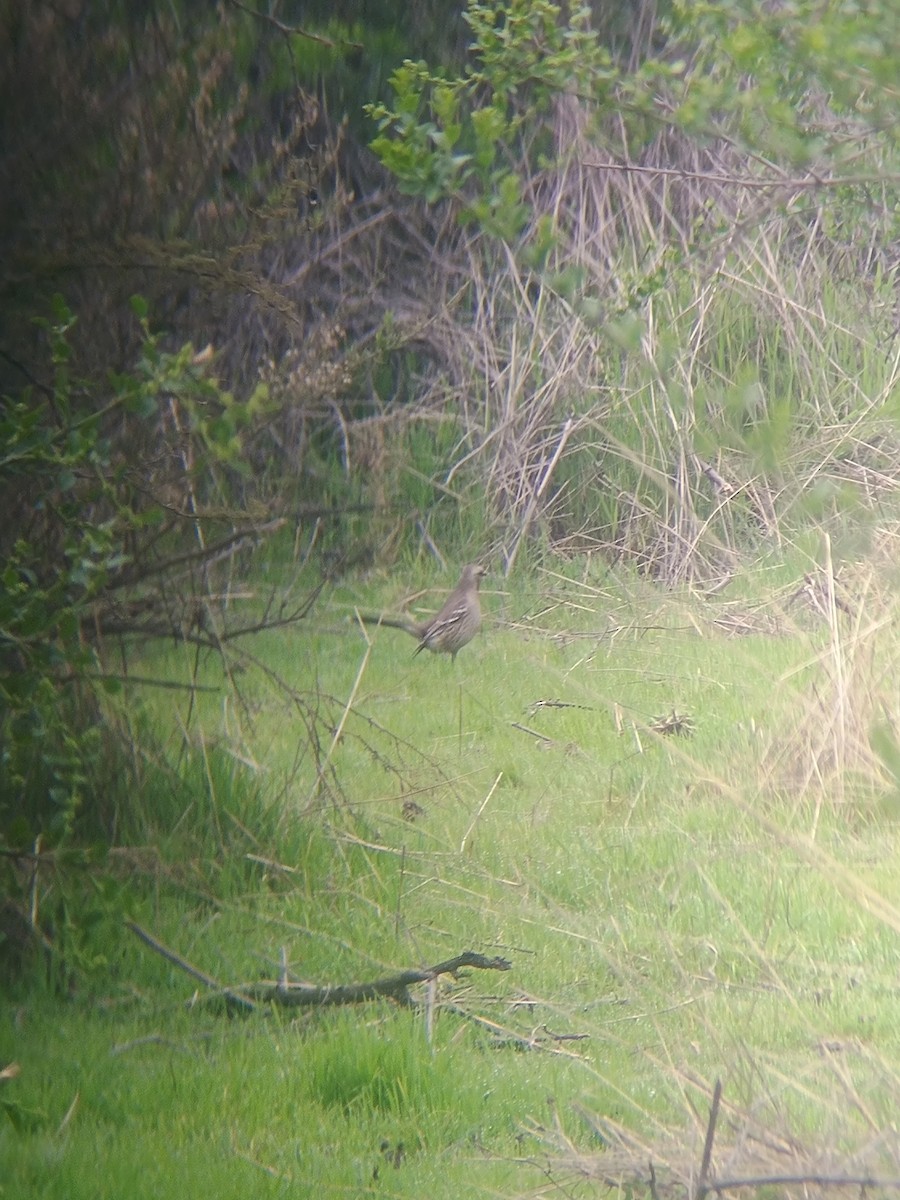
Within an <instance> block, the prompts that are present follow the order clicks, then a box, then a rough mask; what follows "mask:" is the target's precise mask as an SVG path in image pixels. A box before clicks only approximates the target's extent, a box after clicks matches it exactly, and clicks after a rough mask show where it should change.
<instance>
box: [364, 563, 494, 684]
mask: <svg viewBox="0 0 900 1200" xmlns="http://www.w3.org/2000/svg"><path fill="white" fill-rule="evenodd" d="M485 575H487V571H486V570H485V569H484V567H482V566H479V564H478V563H469V565H468V566H466V567H464V568H463V573H462V575H461V576H460V579H459V583H458V584H457V585H456V587H455V588H454V589H453V591H452V592H451V593H450V595H449V596H448V597H447V599H446V600H445V601H444V604H443V607H442V608H441V610H440V612H438V613H437V614H436V615H435V616H433V617H432V618H431V619H430V620H428V621H421V622H419V621H412V620H410V619H408V618H404V617H373V616H367V615H366V614H363V613H361V614H360V617H361V619H362V620H363V621H365V623H366V624H367V625H387V626H389V627H390V628H392V629H402V630H403V631H404V632H405V633H409V634H411V635H412V636H413V637H414V638H415V639H416V640H417V641H418V643H419V644H418V646H416V648H415V650H414V651H413V654H414V655H415V654H418V653H419V651H420V650H430V651H431V652H432V654H449V655H450V657H451V658H452V659H453V660H454V661H455V660H456V655H457V654H458V652H459V651H460V650H462V648H463V646H466V645H468V643H469V642H471V640H472V638H473V637H474V636H475V634H476V633H477V632H478V630H479V629H480V628H481V605H480V603H479V601H478V588H479V585H480V584H481V581H482V579H483V578H484V576H485Z"/></svg>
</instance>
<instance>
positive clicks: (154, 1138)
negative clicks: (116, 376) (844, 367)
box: [0, 545, 900, 1200]
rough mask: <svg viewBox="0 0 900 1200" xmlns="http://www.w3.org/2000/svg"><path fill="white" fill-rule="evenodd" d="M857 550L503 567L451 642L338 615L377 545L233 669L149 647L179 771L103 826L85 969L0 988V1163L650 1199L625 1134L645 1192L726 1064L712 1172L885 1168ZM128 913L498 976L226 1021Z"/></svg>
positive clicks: (879, 748) (876, 612) (52, 1188)
mask: <svg viewBox="0 0 900 1200" xmlns="http://www.w3.org/2000/svg"><path fill="white" fill-rule="evenodd" d="M882 554H883V558H882V559H879V558H878V557H877V556H875V557H873V558H872V559H870V560H869V561H867V562H866V563H861V564H857V567H856V569H855V572H854V571H851V572H850V575H849V583H848V585H847V586H846V589H845V592H844V593H842V595H845V596H846V597H847V599H846V600H842V601H841V603H842V604H844V605H845V607H840V606H836V605H835V604H834V603H831V602H830V601H829V593H828V590H827V587H826V588H825V589H824V590H821V591H819V592H816V590H815V588H813V591H812V592H810V591H809V590H808V589H807V590H806V591H804V590H803V588H802V586H801V585H802V583H803V578H802V577H803V567H802V565H801V566H800V567H796V568H794V567H785V566H784V565H781V566H779V567H777V568H772V569H771V570H768V571H766V570H762V569H761V570H760V571H759V572H758V573H757V574H756V575H755V576H754V577H753V578H752V579H748V580H744V581H741V580H736V581H734V583H733V584H732V586H731V587H730V588H729V589H727V590H726V591H725V592H724V593H723V594H721V595H719V596H715V597H711V598H705V599H704V598H700V597H698V596H696V595H687V594H685V595H683V596H679V595H675V594H673V593H671V592H668V593H662V592H660V591H658V590H656V589H655V588H653V587H652V586H649V585H647V584H641V583H639V582H637V581H635V580H632V579H627V578H623V577H621V576H618V575H616V574H615V573H609V572H608V571H606V570H600V569H599V568H598V569H597V570H596V571H594V572H593V573H591V572H588V573H587V575H586V576H584V577H581V578H579V579H574V578H564V577H562V576H561V575H554V574H552V573H546V574H543V575H541V576H539V577H537V578H536V579H534V580H532V581H530V582H516V583H512V584H510V585H508V586H504V584H503V581H502V580H499V579H497V578H496V577H494V578H492V579H489V580H488V581H487V582H486V586H485V595H484V600H485V609H486V612H487V614H488V619H487V621H486V628H485V630H484V633H483V635H482V636H481V637H480V638H478V639H477V640H476V641H475V642H474V643H473V644H472V645H471V646H469V647H467V648H466V649H465V650H464V651H463V652H462V653H461V654H460V656H459V658H458V660H457V662H456V663H455V664H453V663H451V662H450V661H449V660H445V659H443V658H432V657H431V656H427V655H419V656H418V657H416V658H412V657H411V651H412V649H413V643H412V642H411V641H410V640H409V639H408V638H407V637H405V636H404V635H403V634H402V633H400V632H398V631H396V630H390V629H379V630H374V631H373V630H371V629H369V630H367V631H366V632H364V631H363V629H362V628H361V627H360V626H359V625H358V624H357V623H356V621H355V618H354V615H353V614H354V609H355V607H357V606H361V607H365V608H368V609H372V608H374V609H375V611H377V610H378V608H379V607H380V606H381V605H384V606H386V607H392V606H393V605H395V604H398V603H399V602H400V601H401V599H402V598H403V595H404V591H403V587H404V584H405V582H406V581H405V579H403V578H402V577H400V576H398V575H395V576H394V577H393V578H392V579H390V580H386V579H383V580H380V581H376V582H374V583H372V584H369V585H367V586H366V587H365V588H363V587H362V586H360V585H357V584H354V585H350V584H348V585H346V586H345V587H344V588H343V589H342V590H340V591H335V592H333V593H332V594H331V595H330V596H329V597H328V598H327V599H326V600H325V601H324V602H323V604H322V605H321V606H320V607H319V609H318V610H317V613H316V615H315V616H313V617H312V618H310V619H309V622H308V627H304V628H303V629H302V630H300V631H298V630H292V631H290V632H284V633H281V634H277V635H276V634H267V635H265V636H264V637H263V636H261V637H258V638H256V639H254V641H253V643H252V645H250V646H248V647H247V649H248V650H249V651H250V652H251V653H252V655H253V656H254V659H255V660H256V661H255V664H250V663H248V662H244V663H242V664H241V667H242V669H241V671H240V673H235V674H234V675H233V680H234V681H235V682H236V684H237V691H231V690H228V689H227V688H226V687H225V682H226V681H225V679H224V678H223V672H222V668H221V664H219V663H218V662H207V663H202V662H201V663H199V664H198V662H197V661H196V659H194V658H182V657H181V656H180V655H176V654H174V653H173V655H172V657H171V658H170V659H169V660H168V661H164V660H161V659H160V660H157V661H155V662H154V663H152V664H144V667H145V670H143V671H142V673H148V671H149V670H150V669H151V668H152V669H153V670H154V671H156V672H157V673H160V674H162V673H165V674H166V675H168V676H171V675H172V674H173V673H179V672H180V673H183V675H184V677H185V678H188V677H194V678H199V679H200V681H202V682H203V683H204V684H207V685H212V686H215V687H216V688H217V689H218V690H217V691H215V692H211V693H202V694H200V695H198V696H196V697H195V699H194V701H193V704H192V705H191V706H190V707H189V705H188V701H187V700H185V699H182V698H181V696H180V695H178V696H177V697H176V699H175V700H174V701H173V699H172V694H171V693H167V694H166V699H165V701H164V702H159V703H158V704H157V706H156V708H155V710H154V712H153V714H152V715H153V719H154V721H155V722H156V723H157V724H158V725H160V726H161V727H162V728H163V729H165V730H168V731H169V732H168V736H169V738H170V745H171V752H172V760H173V761H175V760H176V759H177V755H178V753H180V752H181V751H182V749H183V746H184V744H185V740H187V741H188V742H190V743H192V744H193V745H194V746H195V747H199V750H200V752H199V754H195V761H196V760H197V759H198V758H199V761H200V762H201V763H205V764H206V769H205V770H201V771H200V773H199V774H198V777H197V781H196V783H195V785H194V788H193V792H192V800H191V802H190V803H189V804H188V805H187V806H182V807H181V808H179V806H178V804H176V803H175V802H174V801H173V800H172V798H171V797H165V796H161V797H160V798H159V809H158V824H159V826H160V827H161V830H162V832H161V833H160V834H154V833H153V831H152V828H151V827H152V824H153V822H152V820H150V819H149V817H148V822H147V823H148V840H151V839H152V840H154V841H155V842H156V843H158V844H157V845H155V846H154V847H152V848H150V847H148V846H137V845H132V846H130V847H129V848H128V850H127V851H126V850H124V849H123V850H122V851H121V852H120V854H119V855H118V856H116V855H114V856H112V858H111V859H110V863H109V867H110V869H109V874H108V878H107V882H106V883H105V884H104V888H105V889H106V890H105V892H103V894H102V895H100V896H99V898H98V899H97V900H96V902H95V911H96V921H95V929H94V931H93V932H92V933H90V935H89V936H87V937H86V940H85V941H84V943H83V944H82V945H81V955H82V958H83V960H84V963H85V970H84V971H83V972H82V973H81V975H80V978H79V983H78V986H77V987H73V988H72V989H70V992H69V994H68V995H66V997H65V998H62V999H61V998H60V997H59V995H58V994H55V993H53V992H52V991H51V990H50V989H47V990H46V991H44V992H42V991H41V990H40V989H38V991H37V992H36V991H35V989H34V986H31V987H30V988H29V989H28V990H27V991H26V990H23V991H21V992H20V993H14V994H13V995H12V996H8V997H7V999H6V1000H5V1002H4V1020H3V1023H2V1027H0V1059H2V1063H4V1064H5V1063H9V1062H15V1063H16V1064H18V1067H19V1068H20V1071H19V1074H18V1075H17V1076H16V1077H15V1078H10V1079H6V1080H4V1081H2V1083H0V1088H2V1090H0V1103H2V1104H3V1105H4V1106H5V1108H6V1112H7V1116H8V1117H9V1120H7V1121H6V1122H5V1124H4V1126H3V1127H2V1129H0V1195H6V1196H38V1195H40V1196H47V1197H68V1198H72V1200H77V1198H80V1197H88V1196H90V1197H92V1198H94V1197H119V1196H122V1195H126V1194H127V1195H130V1196H132V1197H135V1198H139V1197H144V1196H146V1197H150V1196H154V1197H155V1196H159V1195H168V1194H184V1193H187V1192H190V1193H191V1194H193V1195H199V1196H206V1195H213V1194H215V1195H216V1196H217V1197H220V1198H222V1197H229V1196H235V1197H237V1196H240V1197H242V1198H243V1197H246V1196H247V1195H248V1194H250V1195H259V1196H267V1195H273V1196H274V1195H298V1196H299V1195H307V1194H311V1193H312V1191H313V1190H315V1192H316V1193H317V1194H324V1195H334V1196H343V1195H365V1194H373V1195H375V1194H377V1195H392V1196H412V1195H420V1194H423V1193H425V1194H428V1195H430V1196H433V1197H451V1196H457V1195H460V1194H462V1195H504V1196H512V1195H523V1194H532V1193H534V1194H542V1195H548V1194H554V1191H555V1187H559V1189H560V1193H559V1194H563V1193H562V1189H568V1191H567V1193H566V1194H595V1192H596V1188H597V1182H596V1181H597V1180H601V1179H603V1180H612V1181H619V1183H620V1184H621V1187H623V1188H627V1187H631V1188H632V1190H634V1189H635V1188H636V1189H637V1191H638V1192H639V1193H641V1194H644V1192H646V1191H648V1187H649V1185H648V1182H647V1175H648V1162H650V1161H653V1162H654V1164H655V1168H654V1169H655V1172H656V1187H657V1189H658V1190H659V1191H664V1190H665V1189H666V1188H667V1187H668V1186H669V1184H670V1183H672V1182H673V1181H674V1180H675V1179H684V1180H689V1179H690V1178H691V1177H692V1173H693V1176H694V1177H695V1176H696V1172H697V1170H698V1169H699V1164H700V1159H701V1154H702V1148H703V1141H704V1136H705V1133H706V1126H707V1119H708V1113H709V1106H710V1097H711V1093H712V1088H713V1083H714V1081H715V1080H716V1079H719V1080H721V1081H722V1084H723V1089H724V1091H723V1097H724V1098H723V1106H722V1110H721V1114H720V1117H719V1121H718V1125H717V1128H716V1143H715V1153H714V1156H713V1168H714V1170H715V1171H717V1172H718V1174H719V1175H720V1176H728V1175H732V1176H733V1175H734V1174H740V1173H741V1172H742V1171H744V1172H748V1173H750V1174H751V1175H755V1176H759V1175H763V1174H764V1175H775V1174H779V1175H784V1174H790V1173H792V1172H793V1173H803V1172H804V1171H808V1170H810V1169H811V1168H812V1167H815V1168H816V1169H817V1170H819V1172H822V1171H826V1172H827V1171H829V1170H836V1169H837V1167H838V1166H840V1167H841V1169H842V1170H843V1171H844V1173H847V1171H849V1170H856V1171H857V1172H859V1171H870V1172H878V1171H881V1172H882V1173H885V1172H887V1173H890V1172H891V1171H893V1172H894V1173H895V1174H896V1173H897V1166H898V1163H897V1155H898V1151H897V1146H896V1144H895V1143H896V1138H895V1137H894V1136H893V1135H892V1134H891V1128H892V1123H893V1122H894V1120H895V1116H894V1114H895V1113H896V1108H897V1103H898V1100H900V1076H898V1071H900V1001H898V998H897V990H896V961H897V950H896V946H897V941H896V939H897V936H898V933H900V883H898V878H900V874H898V871H897V863H898V849H900V844H898V830H897V814H898V806H897V794H898V779H897V778H895V776H894V774H893V770H894V768H895V766H896V763H897V761H898V758H900V756H898V754H897V752H896V739H895V736H894V733H893V730H894V729H895V728H896V722H897V719H898V712H897V707H898V698H897V691H896V682H895V681H896V670H895V666H896V659H897V649H898V647H897V641H896V636H895V633H894V630H893V626H894V625H895V621H894V618H895V616H896V606H895V603H894V601H893V600H892V597H891V592H890V589H889V587H888V586H887V585H886V584H882V583H881V582H880V581H881V580H882V579H885V578H886V576H885V574H884V567H885V564H886V563H889V562H890V561H892V558H891V555H892V550H891V548H890V545H888V546H887V548H885V549H884V550H883V551H882ZM449 582H452V580H445V579H443V578H440V579H437V578H436V579H435V590H434V591H433V592H429V593H426V594H425V595H423V596H422V598H421V601H420V604H421V607H422V610H423V611H424V610H425V609H426V608H428V607H436V605H437V603H438V600H439V592H438V590H437V588H438V587H439V586H440V585H441V584H442V583H449ZM814 582H815V581H814ZM276 677H277V680H278V681H279V682H278V685H277V686H276V683H275V680H276ZM114 716H115V714H111V719H113V717H114ZM133 717H134V715H133V712H130V711H129V709H128V706H126V705H123V707H122V709H121V710H120V712H119V714H118V717H117V719H122V720H124V719H133ZM310 729H312V730H314V732H315V734H316V736H317V738H318V755H317V756H316V755H313V754H312V753H311V752H310V750H309V744H310V738H309V736H308V731H309V730H310ZM223 751H224V752H225V753H223ZM248 780H250V781H251V786H250V787H249V788H248V784H247V781H248ZM333 780H337V781H338V783H339V785H340V791H338V790H336V789H335V788H334V787H333V786H331V785H332V783H333ZM167 805H169V806H170V807H169V808H167V807H166V806H167ZM198 828H204V829H205V830H206V831H207V835H206V836H207V841H206V842H205V843H202V844H199V845H198V846H197V848H196V850H195V851H194V852H193V853H192V854H191V855H190V856H187V857H186V856H185V853H184V844H185V843H184V840H183V836H182V835H183V834H184V832H185V830H189V829H192V830H196V829H198ZM123 910H126V911H127V915H129V916H131V917H132V918H133V919H135V920H137V921H138V922H140V923H141V924H142V925H143V926H145V927H146V928H149V929H151V930H152V931H153V932H154V933H155V934H156V935H157V936H158V937H159V938H161V939H162V940H163V941H164V942H165V943H167V944H168V945H169V946H171V947H172V948H173V949H174V950H176V952H177V953H178V954H179V955H181V956H183V957H184V958H185V959H187V960H190V961H191V962H192V963H194V964H196V965H197V966H198V967H199V968H201V969H202V970H204V971H206V972H208V973H209V974H210V975H212V976H215V977H216V978H217V979H219V980H221V981H224V982H228V983H230V984H236V983H240V982H241V981H249V980H257V979H259V978H261V977H262V978H269V979H272V978H277V976H278V973H279V971H280V970H281V964H282V963H283V962H286V964H287V968H288V970H289V971H290V972H291V974H292V975H293V976H294V977H296V978H299V979H304V980H308V981H311V982H316V983H324V982H347V981H357V980H365V979H370V978H374V977H378V976H381V975H384V974H387V973H390V972H391V971H393V970H396V969H401V968H406V967H413V966H415V967H420V966H425V965H427V964H430V963H435V962H439V961H442V960H444V959H447V958H450V957H452V956H454V955H456V954H458V953H460V952H462V951H464V950H468V949H471V950H475V951H478V952H481V953H483V954H486V955H489V956H502V957H503V958H505V959H507V960H508V961H509V963H510V964H511V969H510V970H509V971H506V972H487V971H485V972H479V971H471V972H468V973H467V974H466V975H465V976H461V977H459V978H457V979H453V978H450V977H443V978H442V979H441V980H440V981H439V983H438V984H437V985H436V988H435V989H434V993H433V994H432V996H431V1000H432V1001H433V1002H434V1003H433V1005H432V1004H426V1005H423V1006H422V1007H421V1008H419V1009H417V1010H415V1011H413V1010H406V1009H400V1008H397V1007H396V1006H391V1005H390V1004H388V1003H378V1004H370V1005H365V1006H359V1007H353V1008H346V1009H332V1010H327V1011H319V1012H303V1013H301V1014H300V1015H299V1016H296V1015H295V1014H293V1013H289V1012H285V1011H275V1012H265V1013H255V1014H252V1015H250V1016H247V1017H243V1018H240V1017H228V1016H226V1015H225V1014H224V1013H223V1012H222V1010H221V1007H217V1006H215V1005H212V1006H211V1005H210V1004H208V1003H207V1002H205V1001H202V1000H201V997H202V995H203V993H204V992H205V990H206V989H204V988H202V987H199V990H198V992H197V996H198V1002H197V1004H196V1005H194V1006H193V1007H191V1008H186V1005H185V1002H186V1001H187V1000H189V999H190V997H191V996H192V994H193V993H194V987H195V983H194V982H193V981H192V980H191V979H190V978H189V977H188V976H187V975H186V974H184V973H183V972H182V971H180V970H179V969H178V968H177V967H176V966H174V965H172V964H171V963H169V962H167V961H166V960H164V959H163V958H161V957H159V956H157V955H154V954H152V953H151V952H149V951H148V950H147V949H146V948H145V947H144V946H143V945H142V944H141V943H140V942H138V940H137V939H136V938H134V937H133V936H132V935H131V934H130V933H128V932H127V931H126V930H124V929H123V928H122V924H121V915H122V912H123ZM91 956H93V958H92V957H91ZM89 960H90V961H89ZM417 998H419V999H423V1000H424V999H427V998H428V994H427V989H422V990H421V991H420V992H418V993H417ZM579 1181H583V1188H584V1191H583V1192H580V1191H579Z"/></svg>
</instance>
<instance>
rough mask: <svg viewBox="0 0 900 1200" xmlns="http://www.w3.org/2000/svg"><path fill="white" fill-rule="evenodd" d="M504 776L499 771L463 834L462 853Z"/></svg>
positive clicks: (460, 846) (460, 850) (460, 849)
mask: <svg viewBox="0 0 900 1200" xmlns="http://www.w3.org/2000/svg"><path fill="white" fill-rule="evenodd" d="M502 778H503V772H502V771H501V772H500V773H499V775H498V776H497V778H496V779H495V780H494V782H493V784H492V786H491V790H490V791H489V792H488V794H487V795H486V796H485V798H484V799H483V800H482V802H481V807H480V808H479V809H478V812H477V813H476V814H475V816H474V817H473V818H472V820H471V821H470V822H469V828H468V829H467V830H466V832H465V833H464V834H463V839H462V841H461V842H460V843H459V852H460V854H462V853H463V852H464V851H465V848H466V842H467V841H468V839H469V834H470V833H471V832H472V830H473V829H474V828H475V825H476V823H477V821H478V818H479V817H480V816H481V814H482V813H483V812H484V810H485V808H487V803H488V800H490V798H491V796H493V794H494V792H495V791H496V790H497V784H498V783H499V782H500V780H501V779H502Z"/></svg>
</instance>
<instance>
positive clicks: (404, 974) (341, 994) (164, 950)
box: [125, 921, 512, 1011]
mask: <svg viewBox="0 0 900 1200" xmlns="http://www.w3.org/2000/svg"><path fill="white" fill-rule="evenodd" d="M125 924H126V926H127V928H128V929H130V930H131V932H132V933H133V934H135V936H136V937H139V938H140V939H141V941H142V942H143V943H144V944H145V945H146V946H149V947H150V949H151V950H155V951H156V953H157V954H160V955H162V957H163V958H164V959H166V960H167V961H168V962H170V963H172V964H174V966H176V967H180V968H181V970H182V971H184V972H186V974H188V975H190V976H191V978H193V979H198V980H199V981H200V982H201V983H203V984H206V986H207V987H208V988H212V989H213V990H214V991H215V992H217V993H218V994H220V995H222V996H224V998H225V1000H226V1002H227V1003H228V1004H229V1005H230V1006H232V1007H235V1008H239V1009H242V1010H244V1011H251V1010H253V1009H255V1008H256V1003H255V1002H256V1001H261V1000H264V1001H268V1003H270V1004H281V1005H284V1006H285V1007H289V1008H290V1007H293V1008H298V1007H310V1008H315V1007H325V1006H331V1005H335V1004H362V1003H364V1002H365V1001H367V1000H377V999H380V998H382V997H383V998H386V999H388V1000H394V1001H395V1002H396V1003H397V1004H403V1005H412V1004H413V1000H412V997H411V996H410V994H409V989H410V987H412V985H413V984H416V983H428V982H429V981H430V980H432V979H437V977H438V976H439V975H454V974H455V973H456V972H457V971H459V970H461V969H462V968H463V967H476V968H478V969H479V970H482V971H509V970H511V968H512V964H511V963H509V962H507V961H506V959H505V958H486V957H485V956H484V955H483V954H476V953H475V952H474V951H472V950H465V951H464V952H463V953H462V954H458V955H457V956H456V958H449V959H447V961H446V962H440V963H437V964H436V965H435V966H433V967H425V968H424V969H423V970H411V971H400V972H399V973H398V974H397V975H388V976H387V977H386V978H384V979H375V980H372V982H371V983H338V984H328V985H326V986H324V987H318V986H316V985H315V984H311V983H292V982H290V981H289V980H279V981H278V982H277V983H269V982H264V983H255V984H254V983H250V984H241V985H240V987H239V988H238V987H224V986H223V985H222V984H221V983H219V982H218V980H216V979H213V977H212V976H211V975H207V974H206V972H205V971H201V970H200V969H199V967H195V966H194V965H193V963H189V962H188V961H187V959H185V958H182V957H181V955H180V954H176V953H175V951H174V950H170V949H169V947H168V946H165V945H164V944H163V943H162V942H161V941H159V939H158V938H155V937H154V936H153V934H151V933H148V932H147V930H146V929H143V928H142V927H141V926H140V925H138V924H137V922H136V921H126V922H125Z"/></svg>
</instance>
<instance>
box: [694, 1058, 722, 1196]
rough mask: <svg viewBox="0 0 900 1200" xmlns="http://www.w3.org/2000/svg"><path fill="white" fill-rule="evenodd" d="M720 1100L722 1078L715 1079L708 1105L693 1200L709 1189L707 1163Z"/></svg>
mask: <svg viewBox="0 0 900 1200" xmlns="http://www.w3.org/2000/svg"><path fill="white" fill-rule="evenodd" d="M721 1100H722V1080H721V1079H717V1080H716V1083H715V1087H714V1088H713V1095H712V1104H711V1105H710V1106H709V1121H708V1123H707V1126H706V1141H705V1142H704V1143H703V1158H702V1159H701V1161H700V1175H699V1176H698V1178H697V1187H696V1188H695V1189H694V1200H703V1197H704V1196H705V1195H706V1193H707V1192H708V1191H709V1187H708V1185H707V1182H706V1181H707V1179H708V1178H709V1164H710V1162H711V1161H712V1149H713V1141H714V1140H715V1136H716V1122H717V1121H718V1119H719V1104H720V1103H721Z"/></svg>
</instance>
